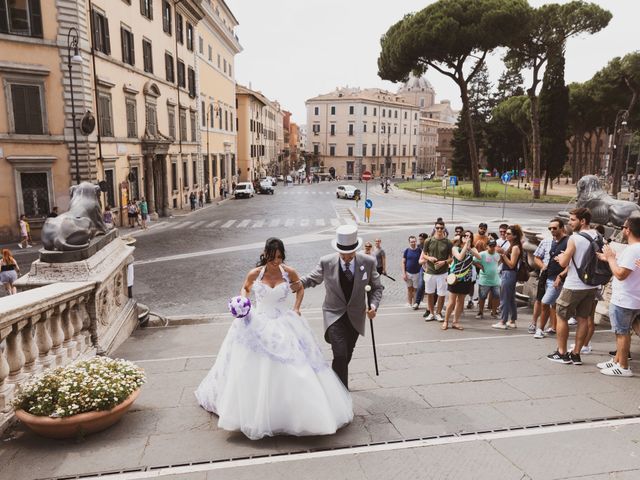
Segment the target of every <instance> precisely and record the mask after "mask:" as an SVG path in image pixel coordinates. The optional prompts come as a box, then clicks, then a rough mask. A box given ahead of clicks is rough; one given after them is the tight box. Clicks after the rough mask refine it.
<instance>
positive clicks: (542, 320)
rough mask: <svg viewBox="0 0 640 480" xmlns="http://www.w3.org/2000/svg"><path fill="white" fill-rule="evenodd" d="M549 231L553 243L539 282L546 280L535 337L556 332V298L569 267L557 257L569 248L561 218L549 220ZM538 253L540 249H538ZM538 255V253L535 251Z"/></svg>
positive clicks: (542, 336)
mask: <svg viewBox="0 0 640 480" xmlns="http://www.w3.org/2000/svg"><path fill="white" fill-rule="evenodd" d="M549 231H550V232H551V237H552V241H551V245H550V247H549V259H548V261H547V264H546V268H545V270H544V272H545V275H544V277H543V276H542V274H541V275H540V277H539V278H538V282H539V283H540V282H542V281H543V280H544V293H543V295H542V298H541V300H540V317H539V318H538V320H537V324H536V332H535V334H534V336H533V338H538V339H539V338H544V337H545V334H547V333H556V324H557V316H556V300H557V299H558V297H559V296H560V292H561V291H562V285H563V282H564V279H565V278H566V276H567V268H562V266H561V265H560V264H559V263H558V260H557V259H556V257H557V256H558V255H559V254H560V252H564V251H565V250H566V249H567V243H568V241H569V237H568V236H567V233H566V231H565V228H564V222H563V221H562V219H561V218H554V219H553V220H551V221H550V222H549ZM536 252H537V253H540V252H538V250H537V249H536ZM534 256H536V253H534ZM543 262H544V260H543ZM548 319H551V325H549V327H548V328H546V329H545V325H546V324H547V320H548Z"/></svg>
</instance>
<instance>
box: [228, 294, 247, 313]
mask: <svg viewBox="0 0 640 480" xmlns="http://www.w3.org/2000/svg"><path fill="white" fill-rule="evenodd" d="M250 311H251V300H249V299H248V298H246V297H241V296H239V295H238V296H237V297H233V298H231V299H229V312H231V315H233V316H234V317H235V318H244V317H246V316H247V315H249V312H250Z"/></svg>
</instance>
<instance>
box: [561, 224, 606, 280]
mask: <svg viewBox="0 0 640 480" xmlns="http://www.w3.org/2000/svg"><path fill="white" fill-rule="evenodd" d="M580 233H586V234H587V235H590V236H592V237H593V238H596V237H597V236H598V232H596V231H595V230H581V231H580ZM571 240H573V244H574V245H575V247H576V251H575V252H574V253H573V258H572V259H570V260H569V271H568V273H567V279H566V280H565V281H564V285H563V288H566V289H567V290H590V289H593V288H598V287H594V286H593V285H587V284H586V283H584V282H583V281H582V280H581V279H580V276H579V275H578V271H577V270H576V265H578V266H579V265H580V264H581V263H582V259H583V258H584V256H585V255H586V253H587V250H589V249H590V248H591V243H590V242H589V241H588V240H587V239H586V238H584V237H582V236H581V235H579V234H578V233H577V232H574V233H573V235H571V238H570V239H569V241H571ZM574 262H575V263H574Z"/></svg>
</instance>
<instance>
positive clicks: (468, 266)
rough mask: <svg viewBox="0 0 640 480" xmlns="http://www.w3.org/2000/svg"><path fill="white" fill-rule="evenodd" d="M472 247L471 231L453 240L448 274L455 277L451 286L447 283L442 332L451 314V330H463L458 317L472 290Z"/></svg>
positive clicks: (473, 251)
mask: <svg viewBox="0 0 640 480" xmlns="http://www.w3.org/2000/svg"><path fill="white" fill-rule="evenodd" d="M472 245H473V232H472V231H471V230H467V231H466V232H464V234H463V236H462V238H460V237H457V236H456V237H455V238H454V241H453V247H452V249H451V254H452V256H453V262H452V263H451V267H450V268H449V272H450V274H452V275H453V276H455V282H454V283H453V284H452V283H451V282H448V283H449V286H448V287H447V289H448V290H449V302H448V303H447V310H446V312H445V316H444V322H443V324H442V327H441V328H442V330H446V329H447V328H449V319H450V318H451V314H453V323H452V324H451V328H454V329H456V330H464V328H463V327H462V325H460V317H461V316H462V312H463V311H464V299H465V297H466V296H467V295H469V293H470V292H471V289H472V288H473V282H472V278H473V277H472V273H471V270H472V269H473V258H474V253H475V255H477V252H476V251H475V250H474V248H473V247H472Z"/></svg>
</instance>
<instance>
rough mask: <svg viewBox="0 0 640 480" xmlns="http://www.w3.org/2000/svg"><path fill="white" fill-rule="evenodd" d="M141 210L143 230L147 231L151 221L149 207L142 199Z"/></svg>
mask: <svg viewBox="0 0 640 480" xmlns="http://www.w3.org/2000/svg"><path fill="white" fill-rule="evenodd" d="M139 208H140V217H141V218H142V228H143V229H145V230H146V229H147V222H148V221H149V205H147V201H146V200H145V199H144V197H142V200H140V203H139Z"/></svg>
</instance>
